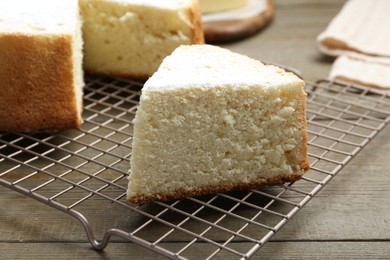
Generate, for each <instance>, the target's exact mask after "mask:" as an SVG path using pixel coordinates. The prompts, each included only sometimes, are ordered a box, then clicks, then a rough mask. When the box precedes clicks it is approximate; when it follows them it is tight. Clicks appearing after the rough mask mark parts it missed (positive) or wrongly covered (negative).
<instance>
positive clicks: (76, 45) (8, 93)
mask: <svg viewBox="0 0 390 260" xmlns="http://www.w3.org/2000/svg"><path fill="white" fill-rule="evenodd" d="M37 7H39V8H37ZM83 84H84V83H83V72H82V39H81V25H80V23H79V13H78V1H77V0H67V1H63V0H34V1H31V0H15V1H0V131H18V132H36V131H46V130H59V129H63V128H78V127H79V126H80V124H81V109H82V108H81V107H82V87H83Z"/></svg>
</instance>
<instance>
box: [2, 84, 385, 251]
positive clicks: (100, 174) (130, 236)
mask: <svg viewBox="0 0 390 260" xmlns="http://www.w3.org/2000/svg"><path fill="white" fill-rule="evenodd" d="M141 87H142V85H141V84H139V83H137V82H133V81H127V80H124V79H114V78H100V77H91V78H88V79H87V86H86V88H85V97H84V104H85V111H84V124H83V126H82V129H81V130H68V131H63V132H60V133H57V134H54V135H53V134H33V135H26V134H14V133H0V184H1V185H2V186H4V187H6V188H10V189H13V190H15V191H17V192H20V193H22V194H25V195H27V196H29V197H31V198H34V199H36V200H38V201H41V202H43V203H45V204H47V205H49V206H51V207H54V208H56V209H58V210H61V211H63V212H65V213H67V214H69V215H71V216H73V217H75V218H76V219H78V220H79V221H80V222H81V223H82V225H83V227H84V228H85V230H86V233H87V236H88V239H89V241H90V242H91V244H92V246H93V247H94V248H96V249H103V248H104V247H106V246H107V244H108V243H109V240H110V238H111V237H112V236H119V237H121V238H122V239H126V240H129V241H132V242H134V243H137V244H139V245H142V246H145V247H147V248H149V249H151V250H154V251H156V252H158V253H160V254H163V255H165V256H168V257H170V258H179V259H186V258H191V256H192V255H194V252H196V255H197V257H202V258H205V259H211V258H214V257H220V258H225V257H237V258H250V257H251V256H253V255H254V254H255V252H256V251H257V250H258V249H260V248H261V247H262V246H263V245H264V243H266V242H267V241H268V240H269V239H270V238H271V237H272V236H273V235H274V234H275V233H276V232H277V231H278V230H280V228H281V227H282V226H283V225H285V224H286V223H287V222H288V221H289V220H290V219H291V217H293V216H294V215H295V214H296V213H297V212H298V211H299V210H300V209H301V208H302V207H303V206H304V205H305V204H306V203H307V202H308V201H309V200H310V199H311V198H313V197H314V196H315V195H316V194H317V193H318V192H319V191H320V190H321V188H322V187H324V186H325V185H326V184H327V183H328V182H329V181H330V180H331V179H332V178H333V177H334V176H335V174H336V173H337V172H339V171H340V169H341V168H342V167H343V166H344V165H345V164H346V163H347V162H349V161H350V160H351V159H352V158H353V157H354V156H355V155H356V154H357V153H358V152H359V151H360V150H361V149H362V148H363V147H364V146H365V145H366V144H367V143H368V142H369V141H370V140H371V139H372V138H373V137H374V136H375V135H376V134H377V133H378V132H379V131H380V130H381V129H383V128H384V126H385V125H386V124H387V123H388V122H389V120H390V96H389V95H388V94H386V93H381V92H373V91H372V90H370V89H367V88H363V87H357V86H353V85H345V84H342V83H337V82H329V81H320V82H318V83H317V84H312V83H307V86H306V92H307V93H308V101H307V118H308V133H309V159H310V162H311V170H310V171H309V172H308V173H307V174H306V175H305V176H304V177H303V178H302V180H300V181H298V182H295V183H290V184H285V185H281V186H275V187H264V188H262V189H259V190H249V191H241V192H231V193H225V194H217V195H210V196H204V197H197V198H187V199H183V200H177V201H172V202H169V203H165V202H152V203H148V204H146V205H143V206H135V205H132V204H130V203H129V202H127V201H126V198H125V194H126V186H127V180H126V176H127V172H128V168H129V157H130V155H131V141H132V136H131V134H132V124H131V121H132V119H133V117H134V115H135V111H136V106H137V104H138V101H139V95H140V89H141ZM104 202H108V204H109V205H108V206H103V203H104ZM99 207H103V208H104V209H103V211H105V212H106V214H108V213H107V208H106V207H109V208H110V209H111V211H117V214H114V217H115V218H118V219H122V220H121V221H115V223H122V224H118V226H113V227H110V228H111V229H106V230H103V231H101V232H96V230H97V229H99V228H98V227H96V226H94V225H93V224H91V219H88V217H87V215H88V212H89V211H90V210H91V209H93V211H96V210H98V209H99ZM123 210H125V212H124V213H123ZM103 214H104V212H103ZM96 233H101V235H102V237H103V238H102V240H101V241H97V240H96ZM169 242H177V243H169ZM238 242H239V243H238ZM244 242H245V243H244Z"/></svg>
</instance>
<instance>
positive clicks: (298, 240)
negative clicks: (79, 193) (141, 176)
mask: <svg viewBox="0 0 390 260" xmlns="http://www.w3.org/2000/svg"><path fill="white" fill-rule="evenodd" d="M275 2H276V8H277V13H276V17H275V20H274V22H273V23H272V24H271V26H270V27H268V28H267V29H265V30H263V31H262V32H261V33H260V34H258V35H256V36H254V37H251V38H249V39H246V40H243V41H240V42H236V43H232V44H226V45H224V47H226V48H229V49H231V50H234V51H237V52H240V53H243V54H247V55H248V56H251V57H254V58H257V59H260V60H263V61H269V62H274V63H280V64H284V65H288V66H292V67H294V68H296V69H298V70H300V71H301V72H302V74H303V77H304V78H305V79H306V80H309V81H315V80H317V79H320V78H324V77H326V76H327V74H328V72H329V69H330V66H331V63H332V61H333V60H332V59H331V58H327V57H324V56H323V55H322V54H321V53H319V51H318V49H317V47H316V44H315V38H316V36H317V35H318V34H319V33H320V32H321V31H322V30H323V29H324V28H325V27H326V25H327V24H328V23H329V21H330V20H331V19H332V17H334V15H336V13H337V12H338V10H339V9H340V8H341V6H342V4H343V2H344V1H336V0H332V1H326V0H279V1H275ZM351 22H353V21H351ZM389 184H390V127H386V128H385V129H384V130H383V131H382V132H381V133H380V134H379V135H378V136H377V137H376V138H374V140H373V141H372V142H371V143H370V144H369V145H368V146H367V147H365V148H364V149H363V151H362V152H361V153H359V154H358V155H357V156H356V157H355V158H354V159H353V160H352V161H351V162H350V163H349V164H348V165H347V166H346V167H345V168H344V169H343V170H342V171H341V172H340V173H339V174H338V175H337V177H336V178H335V179H333V180H332V181H331V182H330V184H328V185H327V186H326V187H325V188H324V189H323V190H322V191H321V192H320V193H319V194H318V195H317V196H316V197H315V198H314V199H312V200H311V201H310V202H309V204H308V205H306V206H305V207H304V208H303V209H302V210H301V211H300V212H299V213H298V214H297V215H296V216H295V217H294V218H293V219H292V220H290V221H289V222H288V223H287V225H286V226H284V227H283V228H282V230H281V231H280V232H278V233H277V235H276V236H275V237H274V238H273V239H272V240H271V241H270V242H268V243H267V244H266V245H265V246H264V247H263V248H262V249H261V250H260V251H259V252H258V253H257V254H256V256H255V257H254V258H255V259H390V188H389ZM0 194H1V196H0V209H1V210H0V252H1V254H0V259H140V258H142V259H164V257H162V256H159V255H156V254H155V253H153V252H151V251H149V250H147V249H144V248H141V247H139V246H137V245H134V244H131V243H128V242H125V241H123V240H120V239H115V240H114V241H113V242H112V243H110V245H109V246H108V247H107V248H106V249H105V250H104V251H102V252H97V251H95V250H93V249H92V248H91V246H90V244H89V243H88V242H87V239H86V235H85V232H84V230H83V229H82V227H81V225H80V224H79V223H78V222H77V221H76V220H74V219H72V218H70V217H68V216H66V215H64V214H63V213H61V212H58V211H56V210H54V209H51V208H49V207H47V206H45V205H42V204H41V203H38V202H36V201H33V200H31V199H28V198H25V197H23V196H22V195H19V194H17V193H15V192H13V191H11V190H8V189H5V188H3V187H0ZM106 209H107V208H105V206H102V207H99V209H98V210H97V209H96V208H94V207H91V209H90V212H88V213H89V215H90V217H91V218H93V222H94V225H96V226H97V227H102V230H101V232H102V231H103V230H104V227H110V226H112V225H113V224H114V225H121V224H124V223H112V222H113V219H114V218H113V216H114V215H115V214H126V212H125V211H124V212H121V210H123V209H120V208H118V209H117V211H115V209H114V210H112V209H111V212H110V213H109V214H107V212H105V211H106ZM98 233H99V232H98ZM98 235H99V234H98ZM178 241H180V240H179V239H178ZM180 245H181V242H172V243H168V244H167V245H166V246H167V248H170V247H171V248H176V247H180ZM204 247H207V245H204ZM237 247H245V243H242V244H239V245H237ZM193 254H194V255H193V258H194V259H196V258H197V252H196V251H194V252H193Z"/></svg>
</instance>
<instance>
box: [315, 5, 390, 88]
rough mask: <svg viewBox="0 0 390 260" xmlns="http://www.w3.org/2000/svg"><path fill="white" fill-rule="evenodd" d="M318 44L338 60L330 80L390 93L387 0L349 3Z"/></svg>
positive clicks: (321, 35)
mask: <svg viewBox="0 0 390 260" xmlns="http://www.w3.org/2000/svg"><path fill="white" fill-rule="evenodd" d="M317 42H318V45H319V49H320V50H321V51H322V52H324V53H325V54H327V55H331V56H339V55H341V56H340V57H338V58H337V59H336V61H335V63H334V64H333V66H332V69H331V72H330V75H329V78H330V79H332V80H333V79H340V80H344V81H349V82H353V83H357V84H361V85H366V86H370V87H373V88H377V89H388V90H390V0H375V1H368V0H349V1H348V2H347V3H346V4H345V5H344V7H343V8H342V9H341V11H340V12H339V13H338V14H337V16H336V17H335V18H334V19H333V20H332V21H331V23H330V24H329V26H328V27H327V28H326V30H325V31H324V32H322V33H321V34H320V35H319V36H318V38H317Z"/></svg>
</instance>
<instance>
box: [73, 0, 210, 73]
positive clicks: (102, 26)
mask: <svg viewBox="0 0 390 260" xmlns="http://www.w3.org/2000/svg"><path fill="white" fill-rule="evenodd" d="M80 8H81V12H82V16H83V20H84V24H83V37H84V42H85V58H84V68H85V69H86V70H87V71H88V72H90V73H95V74H106V75H113V76H124V77H131V78H137V79H141V80H146V79H147V78H148V77H150V76H151V75H152V74H153V73H154V72H155V71H156V70H157V68H158V66H159V65H160V64H161V62H162V60H163V59H164V58H165V57H166V56H167V55H169V54H171V52H172V51H173V50H174V49H175V48H176V47H178V46H179V45H182V44H191V43H203V42H204V39H203V30H202V26H201V17H200V10H199V6H198V0H163V1H156V0H80Z"/></svg>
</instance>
